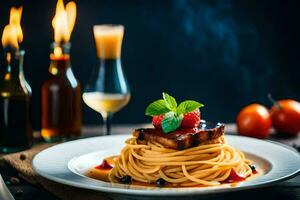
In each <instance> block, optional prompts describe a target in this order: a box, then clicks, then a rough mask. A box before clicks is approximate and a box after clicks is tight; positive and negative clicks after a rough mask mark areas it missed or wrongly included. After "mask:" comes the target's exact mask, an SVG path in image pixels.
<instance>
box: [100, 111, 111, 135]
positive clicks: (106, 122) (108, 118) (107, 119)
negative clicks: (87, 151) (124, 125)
mask: <svg viewBox="0 0 300 200" xmlns="http://www.w3.org/2000/svg"><path fill="white" fill-rule="evenodd" d="M102 116H103V122H104V133H105V135H110V134H111V118H112V114H111V113H106V114H105V115H102Z"/></svg>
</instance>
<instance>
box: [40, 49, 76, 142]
mask: <svg viewBox="0 0 300 200" xmlns="http://www.w3.org/2000/svg"><path fill="white" fill-rule="evenodd" d="M70 47H71V45H70V43H64V44H59V43H53V44H52V45H51V54H50V67H49V79H48V80H47V81H45V82H44V84H43V85H42V95H41V96H42V109H41V111H42V113H41V114H42V115H41V116H42V130H41V135H42V137H43V138H44V139H45V140H46V141H47V142H54V141H60V140H66V139H72V138H77V137H79V136H80V135H81V126H82V121H81V118H82V116H81V113H82V111H81V109H82V108H81V86H80V83H79V82H78V81H77V80H76V78H75V76H74V74H73V71H72V69H71V62H70V54H69V51H70Z"/></svg>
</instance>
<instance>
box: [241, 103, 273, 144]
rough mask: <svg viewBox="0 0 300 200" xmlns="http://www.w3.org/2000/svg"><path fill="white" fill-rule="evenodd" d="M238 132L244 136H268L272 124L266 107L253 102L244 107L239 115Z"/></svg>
mask: <svg viewBox="0 0 300 200" xmlns="http://www.w3.org/2000/svg"><path fill="white" fill-rule="evenodd" d="M236 123H237V128H238V132H239V133H240V134H241V135H244V136H250V137H256V138H261V139H263V138H267V137H268V136H269V129H270V127H271V125H272V121H271V116H270V114H269V111H268V110H267V108H266V107H264V106H263V105H260V104H251V105H248V106H246V107H244V108H243V109H242V110H241V111H240V112H239V114H238V116H237V120H236Z"/></svg>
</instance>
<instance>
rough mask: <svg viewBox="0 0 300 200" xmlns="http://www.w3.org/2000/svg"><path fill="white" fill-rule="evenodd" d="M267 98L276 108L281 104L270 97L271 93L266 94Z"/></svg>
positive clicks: (279, 107)
mask: <svg viewBox="0 0 300 200" xmlns="http://www.w3.org/2000/svg"><path fill="white" fill-rule="evenodd" d="M268 99H269V100H270V101H271V103H272V104H273V105H274V106H275V107H276V108H277V109H278V110H280V109H281V106H280V105H279V103H278V102H277V101H276V100H275V99H274V98H273V97H272V95H271V93H269V94H268Z"/></svg>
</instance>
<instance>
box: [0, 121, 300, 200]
mask: <svg viewBox="0 0 300 200" xmlns="http://www.w3.org/2000/svg"><path fill="white" fill-rule="evenodd" d="M148 126H150V125H149V124H139V125H118V126H116V125H115V126H114V127H113V129H112V133H114V134H126V133H127V134H128V133H131V132H132V130H133V129H134V128H136V127H148ZM101 130H102V129H101V128H100V127H99V126H85V127H84V128H83V137H91V136H96V135H99V134H101V132H102V131H101ZM226 133H227V134H236V127H235V125H234V124H228V125H227V126H226ZM270 140H274V141H278V142H281V143H284V144H287V145H289V146H293V145H296V146H300V134H299V135H298V137H296V138H282V137H277V136H275V135H274V136H273V135H272V136H271V138H270ZM299 168H300V166H299ZM0 173H1V174H2V176H3V178H4V180H5V181H9V180H10V178H11V177H17V174H16V172H14V171H13V170H11V169H8V168H5V167H3V166H2V167H0ZM8 187H9V189H10V190H11V192H12V193H13V195H14V196H15V199H16V200H57V198H56V197H54V196H53V195H52V194H50V193H49V192H47V191H45V190H44V189H42V188H39V187H37V186H34V185H31V184H29V183H27V182H26V181H24V180H21V182H20V183H19V184H17V185H12V184H10V185H8ZM82 199H84V197H83V198H82ZM193 199H194V198H193ZM200 199H205V200H206V199H207V200H208V199H215V200H221V199H222V200H224V199H228V200H241V199H243V200H245V199H246V200H248V199H249V200H260V199H261V200H267V199H272V200H277V199H283V200H297V199H299V200H300V175H299V176H297V177H295V178H293V179H290V180H288V181H285V182H282V183H278V184H275V185H273V186H269V187H265V188H260V189H252V190H247V191H239V192H230V193H225V194H218V195H209V196H204V197H201V198H200Z"/></svg>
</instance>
